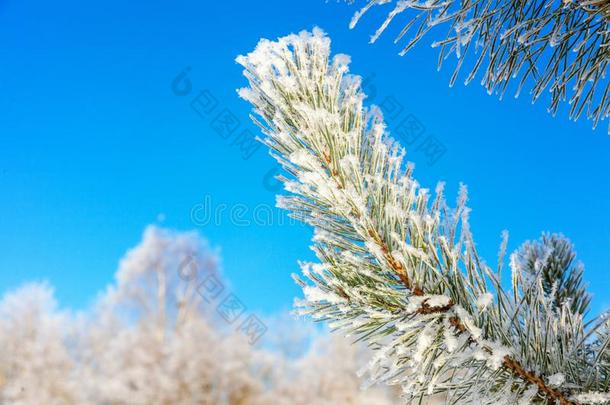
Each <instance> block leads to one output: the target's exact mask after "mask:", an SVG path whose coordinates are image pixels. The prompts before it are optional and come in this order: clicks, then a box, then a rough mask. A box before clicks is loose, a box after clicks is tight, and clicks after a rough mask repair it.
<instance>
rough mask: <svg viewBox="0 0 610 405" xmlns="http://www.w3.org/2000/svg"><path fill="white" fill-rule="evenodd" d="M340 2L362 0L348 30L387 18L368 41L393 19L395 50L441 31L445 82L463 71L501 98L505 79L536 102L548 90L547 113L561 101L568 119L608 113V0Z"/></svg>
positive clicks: (439, 43) (437, 44) (440, 60)
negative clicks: (451, 62)
mask: <svg viewBox="0 0 610 405" xmlns="http://www.w3.org/2000/svg"><path fill="white" fill-rule="evenodd" d="M346 1H347V2H348V3H354V4H358V3H362V4H363V5H362V6H361V8H360V9H359V10H358V11H357V12H356V13H355V14H354V17H353V18H352V21H351V24H350V27H352V28H353V27H354V26H355V25H356V24H357V23H358V22H359V21H360V20H361V18H362V17H363V16H364V15H365V14H374V11H375V10H376V9H378V8H379V9H381V8H383V9H385V11H381V13H383V14H384V15H387V17H386V18H385V19H383V18H382V19H381V22H380V24H379V25H380V26H379V29H378V30H377V31H376V32H375V33H374V34H373V35H372V36H371V42H375V41H376V40H377V39H378V38H379V37H380V36H381V34H382V33H383V32H384V31H386V30H387V29H388V27H390V26H391V23H392V22H394V21H395V25H396V26H397V28H398V29H397V30H396V32H397V34H396V37H395V42H397V43H402V44H403V45H402V46H403V47H402V50H401V51H400V54H401V55H404V54H405V53H406V52H408V51H409V50H410V49H411V48H412V47H413V46H415V44H417V43H418V42H419V41H420V40H422V39H423V38H424V37H427V36H429V35H433V34H429V32H430V31H434V30H435V29H437V28H438V29H440V30H442V32H441V33H440V35H445V37H444V38H441V39H439V40H436V41H434V42H432V46H433V47H437V48H439V51H440V52H439V57H438V68H439V69H440V68H441V66H442V64H443V62H444V61H445V59H447V58H448V56H450V55H452V54H453V55H455V56H456V64H455V70H454V73H453V75H452V77H451V85H453V84H454V82H455V81H456V80H457V79H458V77H459V73H460V71H461V70H462V69H464V70H466V71H467V73H466V74H465V83H466V84H468V83H469V82H470V81H472V80H473V79H475V78H476V76H477V74H480V76H481V79H480V80H481V84H482V85H483V86H484V87H485V88H486V89H487V92H488V93H489V94H492V93H497V94H499V95H500V96H503V95H504V93H505V92H506V90H507V89H508V85H509V83H510V82H511V80H514V81H515V82H516V95H518V94H519V93H520V92H521V89H522V88H523V87H524V86H525V87H531V94H532V97H533V100H534V101H535V100H537V99H538V97H540V96H541V95H542V94H543V93H544V92H545V91H548V92H550V94H551V104H550V107H549V111H550V112H552V113H553V114H555V113H556V112H557V110H558V108H559V106H560V104H561V103H562V102H565V101H568V103H569V105H570V113H569V114H570V118H572V119H577V118H578V117H579V116H580V115H581V114H583V113H584V114H585V115H586V116H587V118H589V119H591V120H593V122H594V126H596V125H597V124H598V122H599V121H600V120H603V119H605V118H606V117H608V115H609V114H610V94H608V92H609V87H608V86H609V85H610V84H609V83H608V80H607V79H606V69H607V66H608V58H609V56H610V53H609V52H610V51H609V48H608V45H609V41H610V31H609V30H608V21H609V17H610V2H609V1H607V0H543V1H541V0H532V1H513V0H484V1H482V0H465V1H454V0H426V1H420V0H395V1H394V0H363V1H359V0H346ZM371 17H373V16H371ZM464 62H466V63H464ZM609 131H610V127H609Z"/></svg>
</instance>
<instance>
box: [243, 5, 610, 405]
mask: <svg viewBox="0 0 610 405" xmlns="http://www.w3.org/2000/svg"><path fill="white" fill-rule="evenodd" d="M401 3H405V2H401ZM428 3H430V2H428ZM428 3H427V4H428ZM371 4H373V3H371ZM237 61H238V63H240V64H241V65H243V66H244V67H245V71H244V74H245V75H246V77H247V79H248V81H249V87H248V88H244V89H241V90H240V91H239V94H240V95H241V97H243V98H244V99H246V100H247V101H249V102H250V103H252V104H253V106H254V109H255V113H256V115H257V117H254V121H255V122H256V123H257V124H258V125H259V126H260V128H261V129H262V131H263V133H264V134H265V135H266V137H265V138H264V139H263V142H264V143H265V144H266V145H267V146H268V147H269V148H270V149H271V151H272V154H273V156H274V157H275V158H276V159H277V160H278V161H279V163H280V164H281V165H282V166H283V168H284V169H285V172H286V175H285V176H283V177H282V178H281V180H282V181H283V182H284V184H285V188H286V190H287V191H288V192H289V193H290V194H289V195H288V196H281V197H279V198H278V205H279V206H281V207H283V208H286V209H288V210H290V211H291V215H292V216H294V217H295V218H298V219H301V220H303V221H305V222H307V223H309V224H311V225H312V226H313V227H314V230H315V233H314V238H313V247H312V248H313V250H314V251H315V252H316V255H317V257H318V259H319V262H318V263H304V264H302V272H303V277H296V280H297V282H298V283H299V284H300V285H301V286H302V287H303V291H304V294H305V300H303V301H301V302H300V303H299V305H300V307H301V311H302V313H304V314H308V315H311V316H312V317H314V318H317V319H320V320H324V321H328V322H329V325H330V326H331V327H332V328H333V329H337V330H342V331H344V332H345V333H347V334H349V335H352V336H354V337H357V339H358V340H361V341H366V342H367V343H368V344H369V346H370V347H372V348H374V349H375V350H376V353H375V355H374V356H373V357H372V359H371V361H370V362H369V364H368V367H367V373H368V376H369V378H370V380H371V381H372V382H383V383H388V384H392V385H399V386H401V388H402V393H403V396H404V398H405V400H406V402H407V403H419V401H420V400H422V399H424V398H429V397H430V396H433V395H438V394H443V395H445V396H446V397H445V400H446V402H447V403H452V404H453V403H456V404H478V405H480V404H517V403H520V404H528V403H560V404H584V403H607V402H608V401H610V393H608V385H609V384H610V381H609V380H608V372H609V371H610V364H608V362H607V361H606V359H607V358H608V350H609V349H608V344H609V343H610V342H609V341H608V334H607V333H606V332H605V331H607V329H604V319H603V318H602V317H597V318H594V319H592V320H590V321H585V320H584V313H585V312H586V307H587V304H588V301H589V298H588V295H586V292H585V291H584V289H583V288H582V283H581V277H582V276H581V267H580V265H572V261H573V258H574V257H573V256H574V255H573V252H572V247H571V245H570V244H569V243H568V242H567V241H566V240H565V238H563V237H561V236H552V237H547V236H545V237H543V238H542V240H541V241H540V242H534V243H528V244H526V245H524V246H523V247H522V248H521V249H519V250H518V251H517V252H515V253H514V254H512V255H511V256H510V264H511V273H512V288H510V289H508V288H507V287H505V286H503V285H502V283H501V279H502V278H501V272H502V267H503V264H504V261H505V259H504V256H505V251H506V246H507V236H506V235H505V236H504V238H503V242H502V245H501V249H500V258H499V261H498V263H499V265H498V269H497V270H493V269H492V268H490V267H489V266H488V265H487V264H486V263H485V261H484V260H483V259H482V258H481V257H480V255H479V254H478V252H477V249H476V244H475V243H474V240H473V237H472V234H471V232H470V227H469V223H468V215H469V209H468V208H467V206H466V200H467V193H466V188H465V187H464V186H462V187H461V191H460V193H459V196H458V198H457V203H456V205H455V207H453V208H451V207H450V206H449V205H448V204H447V203H446V202H445V199H444V196H443V185H442V184H439V186H438V187H437V188H436V191H435V193H434V194H432V193H430V192H429V191H428V190H427V189H425V188H422V187H420V186H419V184H418V183H417V182H416V180H415V179H414V178H413V177H412V173H413V167H412V166H411V165H405V164H404V163H403V160H404V155H405V151H404V150H403V149H402V148H401V147H400V146H399V145H398V144H397V143H396V142H394V141H393V140H392V139H391V138H390V137H389V136H388V134H387V133H386V130H385V125H384V122H383V118H382V116H381V114H380V113H379V111H378V110H377V109H376V108H374V107H371V108H365V107H364V105H363V100H364V98H365V94H364V93H363V92H362V89H361V79H360V77H358V76H354V75H351V74H349V73H348V71H349V67H348V65H349V57H348V56H346V55H341V54H339V55H336V56H334V57H331V53H330V40H329V39H328V37H326V36H325V34H324V33H323V32H322V31H321V30H319V29H315V30H314V31H313V33H309V32H302V33H300V34H298V35H289V36H286V37H283V38H280V39H278V40H277V41H269V40H261V42H260V43H259V44H258V46H257V47H256V49H255V50H254V51H253V52H251V53H250V54H248V55H246V56H240V57H238V59H237Z"/></svg>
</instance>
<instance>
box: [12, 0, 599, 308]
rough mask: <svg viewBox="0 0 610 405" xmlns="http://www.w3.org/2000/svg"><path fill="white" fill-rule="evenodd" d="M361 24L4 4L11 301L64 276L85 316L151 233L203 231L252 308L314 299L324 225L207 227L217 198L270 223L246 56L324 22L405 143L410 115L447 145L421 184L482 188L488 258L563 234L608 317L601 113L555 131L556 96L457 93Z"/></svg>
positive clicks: (429, 56)
mask: <svg viewBox="0 0 610 405" xmlns="http://www.w3.org/2000/svg"><path fill="white" fill-rule="evenodd" d="M353 11H354V10H353V9H352V8H350V7H348V6H346V5H345V4H338V3H335V2H328V3H327V2H326V1H324V0H308V1H294V0H293V1H290V2H287V1H280V0H267V1H264V2H251V1H224V2H210V1H208V2H201V1H184V0H177V1H174V2H171V3H169V2H162V1H157V0H147V1H130V2H124V1H121V2H119V1H115V0H109V1H105V2H93V3H91V2H89V3H87V4H84V3H83V2H77V1H59V2H43V1H27V0H25V1H17V0H0V58H1V62H0V142H1V143H0V145H1V147H0V187H1V190H2V191H1V192H0V246H2V254H1V255H0V269H1V270H0V291H6V290H7V289H10V288H13V287H16V286H18V285H19V284H21V283H23V282H25V281H28V280H48V281H49V282H50V283H52V284H53V285H55V286H56V289H57V296H58V298H59V300H60V302H61V303H62V304H63V305H66V306H71V307H75V308H80V307H83V306H86V305H87V304H88V303H89V302H90V300H91V299H92V297H94V295H95V294H96V292H97V291H99V290H100V289H101V288H103V286H105V285H106V284H107V283H109V282H111V280H112V276H113V274H114V271H115V269H116V266H117V263H118V260H119V258H120V257H121V256H122V255H123V253H124V252H125V250H126V249H127V248H129V247H131V246H133V245H135V244H136V243H137V242H138V241H139V239H140V236H141V233H142V231H143V229H144V227H145V226H146V225H147V224H150V223H160V224H161V225H163V226H168V227H172V228H177V229H184V230H186V229H197V230H199V231H200V232H201V233H202V234H203V235H204V236H206V237H207V238H208V239H209V240H210V242H211V244H212V245H214V246H218V247H220V248H221V250H222V256H223V267H224V271H225V273H226V275H227V277H228V278H229V279H230V280H231V282H232V284H233V289H234V290H235V292H236V293H237V294H238V296H239V297H240V298H241V299H242V301H244V303H245V304H246V305H247V306H248V307H249V308H250V309H252V310H256V311H261V312H264V313H270V312H274V311H277V310H283V309H287V308H290V307H291V305H292V300H293V298H294V297H295V296H297V295H299V291H298V288H297V287H296V286H294V284H293V282H292V280H291V279H290V273H292V272H294V271H297V269H298V268H297V265H296V262H297V260H298V259H310V258H311V253H310V251H309V249H308V245H309V239H310V237H311V230H310V229H308V228H307V227H305V226H303V225H295V224H290V223H287V222H288V221H287V220H286V218H285V217H278V216H277V215H278V214H277V212H276V213H275V214H274V215H275V217H274V218H275V219H274V221H273V223H272V224H270V225H269V224H268V225H250V226H243V225H240V224H234V223H233V224H232V223H231V222H230V218H229V216H228V215H227V211H226V210H225V211H224V214H223V215H222V216H221V218H220V221H219V222H218V223H210V224H205V225H203V224H202V223H201V222H200V221H195V222H194V221H193V220H192V218H191V217H192V215H191V213H192V211H193V207H197V206H198V205H197V204H202V203H204V202H206V201H207V202H208V204H211V206H212V207H216V208H217V207H219V206H226V207H227V210H228V209H230V208H231V207H233V209H234V210H235V209H238V210H241V212H242V213H243V212H244V210H247V213H245V214H243V215H242V217H244V218H250V219H252V215H253V213H254V210H255V209H256V210H257V211H256V212H258V213H261V212H262V214H261V215H265V213H266V212H267V211H265V208H260V207H269V206H273V205H274V199H275V197H274V194H275V193H274V191H273V190H270V187H268V186H267V187H266V186H265V185H264V183H265V181H264V179H265V177H266V175H267V174H268V173H269V172H270V170H273V168H274V167H275V163H274V162H273V160H272V159H271V158H270V157H268V156H267V153H266V151H265V150H264V149H263V148H260V149H259V150H257V151H256V152H255V153H254V154H253V155H252V157H250V158H249V159H244V158H243V156H242V151H241V150H240V148H239V145H237V144H233V145H232V144H231V143H232V142H234V140H235V137H236V136H237V135H238V134H241V133H242V131H244V130H246V131H251V133H256V127H255V126H254V125H252V124H251V123H249V121H248V112H249V108H248V105H247V104H246V103H244V102H243V101H241V100H239V99H238V97H237V95H236V93H235V89H236V88H237V87H240V86H243V85H245V80H244V79H243V78H242V76H241V69H240V68H239V67H238V66H237V65H236V64H235V63H234V58H235V56H236V55H238V54H240V53H245V52H248V51H250V50H251V49H252V48H253V47H254V46H255V44H256V43H257V41H258V39H259V38H260V37H267V38H276V37H278V36H282V35H285V34H287V33H290V32H296V31H300V30H301V29H305V28H307V29H311V28H312V27H313V26H316V25H317V26H320V27H321V28H323V29H324V30H326V31H327V32H328V33H329V35H330V36H331V38H332V40H333V50H334V51H335V52H341V53H347V54H350V55H351V56H352V60H353V64H352V71H353V72H354V73H358V74H361V75H363V76H366V77H369V78H372V79H371V80H369V85H368V86H367V87H368V90H369V91H370V92H371V94H372V95H373V101H374V102H378V103H381V102H389V101H388V100H393V101H394V102H395V104H394V105H396V106H399V107H398V108H399V110H398V111H400V112H401V113H400V115H399V116H398V117H396V118H392V119H390V120H389V121H390V122H389V127H390V130H392V129H396V128H398V127H399V123H400V122H401V121H402V120H403V119H405V117H407V116H409V115H411V116H413V117H416V119H417V120H418V121H419V122H421V124H422V125H423V126H424V127H425V133H424V135H423V136H424V138H426V139H427V138H428V137H429V136H434V137H435V138H434V139H437V140H438V141H439V142H441V143H442V145H443V147H444V148H445V149H446V152H445V153H444V155H442V157H441V158H440V159H439V160H438V161H437V162H436V163H434V164H429V161H428V156H427V155H426V154H425V153H424V151H422V150H417V143H414V144H413V145H412V146H411V147H410V150H411V152H410V153H409V159H410V160H411V161H413V162H415V164H416V171H415V175H416V177H417V178H418V179H419V180H420V182H421V183H422V184H424V185H425V186H430V187H433V186H434V184H435V183H436V182H437V181H439V180H444V181H446V182H447V185H448V195H454V194H455V191H456V189H457V185H458V184H459V183H460V182H464V183H466V184H467V185H468V186H469V189H470V206H471V208H472V225H473V230H474V232H475V238H476V240H477V241H478V244H479V248H480V249H481V251H482V252H483V253H484V255H485V257H486V258H487V260H488V261H489V262H491V263H495V260H496V252H497V249H498V243H499V240H500V232H501V231H502V230H503V229H508V230H509V231H510V232H511V243H510V247H511V248H515V247H517V246H518V245H519V244H520V243H521V242H522V241H524V240H526V239H534V238H537V237H538V236H539V234H540V232H542V231H552V232H562V233H564V234H565V235H567V236H568V237H570V238H571V239H572V241H573V242H574V243H575V245H576V249H577V251H578V253H579V258H580V259H581V260H582V261H583V262H584V263H585V266H586V279H587V280H588V281H589V283H590V284H591V290H592V291H593V292H594V294H595V299H594V309H595V310H596V311H597V310H601V309H602V308H603V307H605V306H608V305H609V304H610V299H609V295H608V288H610V281H609V278H608V277H607V276H606V274H607V271H608V269H610V255H609V254H608V248H609V247H610V215H609V208H610V188H609V185H610V170H609V169H610V159H609V157H610V136H608V135H606V128H605V125H603V124H602V125H601V127H600V128H599V129H597V130H596V131H592V130H591V128H590V124H589V123H588V122H586V121H584V120H583V121H579V122H577V123H574V122H570V121H568V120H567V118H566V116H565V114H561V113H560V114H559V116H558V117H557V118H552V117H551V116H549V115H548V114H547V113H546V105H545V104H544V102H541V103H538V104H536V105H534V106H532V105H531V103H530V101H529V100H528V99H527V97H523V96H522V97H521V98H519V99H517V100H515V99H514V98H512V97H506V99H505V100H504V101H501V102H500V101H498V100H497V99H496V98H494V97H490V96H488V95H487V94H486V92H485V91H484V90H483V89H482V88H481V87H479V86H478V85H476V84H472V85H470V86H468V87H465V86H463V85H461V84H457V85H456V86H455V87H454V88H449V87H448V85H447V83H448V80H449V76H450V74H451V70H450V69H446V70H443V71H441V72H437V70H436V51H435V50H432V49H430V48H429V47H428V46H427V45H428V44H429V43H431V42H432V38H430V39H429V40H428V41H427V42H426V41H424V43H422V44H421V45H420V46H419V47H417V48H416V49H415V50H414V51H413V52H411V53H410V54H408V55H407V56H406V57H403V58H400V57H398V56H397V52H398V48H396V47H395V46H394V45H393V44H392V41H391V35H388V36H386V37H382V39H381V40H380V42H379V43H377V44H375V45H369V44H368V36H369V35H370V34H371V33H372V32H373V29H374V24H375V22H378V21H379V18H380V17H381V16H380V15H378V16H377V17H378V18H377V19H375V18H374V14H371V16H369V17H368V18H365V20H364V21H363V23H362V25H359V26H358V27H357V28H356V29H355V30H353V31H350V30H349V29H348V22H349V19H350V17H351V13H352V12H353ZM187 67H189V68H190V70H189V74H188V80H190V82H191V84H192V90H191V92H190V93H189V94H188V95H184V96H179V95H176V94H175V92H174V91H173V90H172V81H173V80H174V79H175V78H176V76H177V75H178V74H180V72H182V71H183V69H185V68H187ZM203 90H205V91H206V93H204V94H206V95H211V97H213V98H214V100H216V102H217V107H216V110H215V111H214V112H213V113H212V114H211V115H210V116H205V115H204V116H203V117H202V116H200V115H198V114H197V113H196V112H195V111H194V110H193V109H192V108H191V106H190V103H191V101H192V100H193V98H194V97H195V96H197V95H198V94H200V92H201V91H203ZM392 97H393V98H392ZM396 103H397V104H396ZM225 110H226V111H227V112H229V113H230V114H232V115H233V116H234V117H236V118H238V119H239V120H240V124H239V128H238V129H237V130H236V133H235V134H233V135H231V137H230V138H229V139H224V138H223V137H222V136H221V134H219V133H218V132H216V131H215V130H214V125H215V124H214V121H213V120H214V117H215V116H216V113H220V112H221V111H225ZM422 139H423V138H422ZM271 185H273V183H271ZM257 206H258V207H259V208H256V207H257ZM236 207H241V208H236ZM160 214H162V215H160ZM282 215H284V214H282ZM280 218H282V219H283V221H280ZM280 222H282V223H280Z"/></svg>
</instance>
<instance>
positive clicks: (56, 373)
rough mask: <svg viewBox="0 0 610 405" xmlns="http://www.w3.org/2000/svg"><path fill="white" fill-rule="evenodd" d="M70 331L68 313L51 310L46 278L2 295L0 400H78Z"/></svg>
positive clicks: (26, 404) (53, 403)
mask: <svg viewBox="0 0 610 405" xmlns="http://www.w3.org/2000/svg"><path fill="white" fill-rule="evenodd" d="M70 331H71V323H70V316H69V315H68V314H66V313H62V312H59V311H58V310H57V308H56V302H55V299H54V298H53V291H52V289H51V288H50V287H49V286H48V285H46V284H35V283H34V284H27V285H25V286H23V287H21V288H19V289H17V290H15V291H13V292H10V293H8V294H6V295H5V296H4V297H3V298H2V301H0V403H3V404H14V405H34V404H49V405H64V404H80V403H84V402H83V400H84V397H83V395H82V389H81V387H80V383H79V379H78V365H77V363H76V362H75V361H74V358H73V355H72V353H71V352H70V350H69V337H70Z"/></svg>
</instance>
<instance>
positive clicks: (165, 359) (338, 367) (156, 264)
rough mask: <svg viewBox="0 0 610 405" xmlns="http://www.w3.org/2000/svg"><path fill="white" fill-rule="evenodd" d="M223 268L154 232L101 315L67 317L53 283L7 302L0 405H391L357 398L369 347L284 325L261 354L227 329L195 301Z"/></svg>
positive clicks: (197, 242) (278, 323)
mask: <svg viewBox="0 0 610 405" xmlns="http://www.w3.org/2000/svg"><path fill="white" fill-rule="evenodd" d="M185 257H187V258H188V259H187V260H186V261H185ZM218 263H219V259H218V256H217V254H216V253H215V252H214V251H213V250H211V249H210V248H209V247H208V245H207V244H206V242H205V241H204V240H203V239H202V238H201V237H200V236H199V235H197V234H196V233H194V232H176V231H170V230H166V229H160V228H157V227H149V228H147V230H146V231H145V232H144V236H143V239H142V241H141V243H140V244H138V245H137V246H136V247H135V248H133V249H131V250H130V251H129V252H128V253H127V254H126V256H125V257H124V258H123V260H121V263H120V266H119V269H118V271H117V274H116V281H115V283H113V285H112V286H110V287H109V288H108V289H107V290H106V291H104V292H103V293H102V294H101V296H100V297H99V302H98V304H97V305H96V307H95V309H94V310H93V311H85V312H83V313H80V314H79V315H78V316H76V315H74V314H70V313H67V312H63V311H60V310H59V309H58V308H57V306H56V303H55V300H54V298H53V290H52V289H51V288H50V287H49V286H48V285H47V284H40V283H39V284H28V285H25V286H24V287H21V288H19V289H17V290H15V291H13V292H10V293H8V294H6V295H5V296H4V298H3V299H2V301H0V344H1V345H0V402H1V403H3V404H19V405H40V404H51V405H83V404H84V405H87V404H92V405H97V404H105V405H109V404H121V405H125V404H126V405H140V404H146V405H150V404H155V405H156V404H172V405H174V404H181V405H183V404H185V405H190V404H192V405H267V404H286V405H287V404H291V405H292V404H303V405H305V404H323V405H346V404H347V405H360V404H362V405H364V404H367V405H389V404H392V403H395V398H396V396H395V394H394V393H393V392H391V391H389V390H384V389H378V388H377V389H369V390H366V391H363V390H361V389H360V386H361V381H360V379H359V378H358V377H357V375H356V373H357V370H358V367H360V366H361V365H362V364H364V363H365V362H366V358H365V356H364V354H363V350H364V348H363V347H362V346H357V345H350V344H348V343H347V342H346V341H344V340H338V339H330V338H328V336H327V335H326V334H325V333H323V332H322V331H318V330H315V329H312V328H309V327H307V328H302V326H303V323H302V322H300V323H297V321H296V320H293V318H292V317H287V316H285V315H283V316H277V317H272V318H271V319H270V320H268V321H267V322H268V324H269V326H270V331H269V335H270V336H269V337H272V336H275V337H274V338H273V339H268V342H267V343H266V344H265V345H264V346H263V347H257V346H252V345H250V344H249V343H248V341H247V339H246V337H245V336H243V335H241V334H237V333H231V331H230V330H229V329H228V328H227V327H224V328H223V325H222V323H219V322H218V320H215V319H214V318H213V316H212V312H213V311H211V308H210V306H211V304H210V303H209V302H207V301H205V296H201V295H200V293H199V292H197V291H196V286H197V285H198V283H197V279H198V277H199V276H202V275H210V274H215V275H216V276H218V277H219V278H220V277H221V275H220V274H219V264H218ZM223 282H226V281H224V280H223ZM191 284H194V286H191ZM309 346H311V348H310V349H308V347H309Z"/></svg>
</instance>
